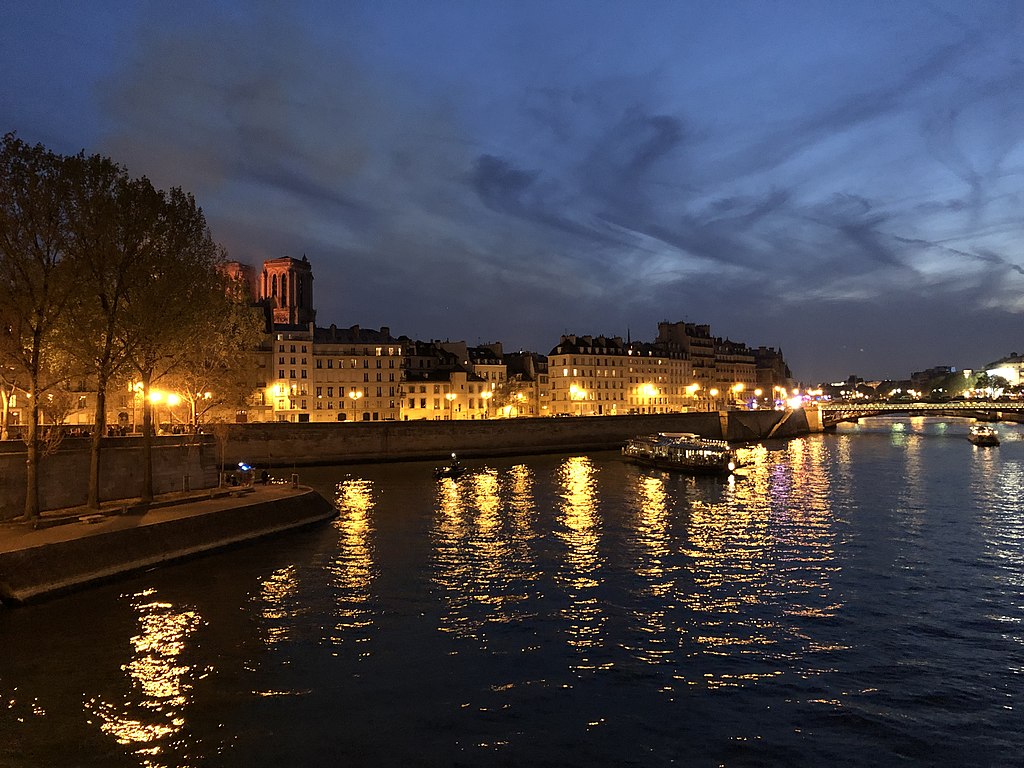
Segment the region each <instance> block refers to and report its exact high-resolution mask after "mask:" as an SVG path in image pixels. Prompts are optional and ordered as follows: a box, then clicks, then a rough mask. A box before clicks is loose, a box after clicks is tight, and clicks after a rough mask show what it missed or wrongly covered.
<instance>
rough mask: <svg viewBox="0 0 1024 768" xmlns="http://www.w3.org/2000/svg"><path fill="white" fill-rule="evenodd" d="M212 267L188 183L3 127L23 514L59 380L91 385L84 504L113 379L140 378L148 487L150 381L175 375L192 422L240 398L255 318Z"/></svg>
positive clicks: (0, 361)
mask: <svg viewBox="0 0 1024 768" xmlns="http://www.w3.org/2000/svg"><path fill="white" fill-rule="evenodd" d="M223 263H224V254H223V253H222V251H221V250H220V248H219V247H218V246H217V245H216V244H215V243H214V241H213V239H212V237H211V235H210V231H209V228H208V227H207V224H206V219H205V216H204V215H203V211H202V209H201V208H200V207H199V206H198V205H197V204H196V201H195V199H194V198H193V197H192V196H191V195H189V194H188V193H186V192H184V191H182V190H181V189H177V188H174V189H171V190H169V191H166V192H165V191H160V190H156V189H154V188H153V186H152V184H151V183H150V182H149V180H148V179H145V178H139V179H133V178H131V177H130V176H129V175H128V173H127V172H126V171H125V169H123V168H122V167H121V166H119V165H117V164H116V163H114V162H113V161H112V160H110V159H109V158H105V157H102V156H99V155H93V156H86V155H85V154H84V153H82V154H79V155H76V156H73V157H66V156H61V155H57V154H55V153H53V152H50V151H49V150H47V149H46V148H45V147H43V146H42V145H35V146H30V145H28V144H26V143H24V142H22V141H21V140H19V139H18V138H17V137H15V136H14V135H13V134H8V135H6V136H4V137H3V142H2V145H0V393H2V398H0V400H2V405H3V410H2V411H0V417H2V418H3V421H4V424H3V425H0V426H2V427H4V428H5V427H6V420H7V412H8V406H9V403H10V397H11V396H12V395H14V394H15V393H18V392H22V393H23V395H24V397H25V398H26V402H27V403H29V409H28V410H29V414H28V416H27V419H26V432H27V436H26V440H27V444H28V461H27V466H28V470H27V484H28V485H27V490H28V493H27V494H26V506H25V513H26V515H27V516H30V517H32V516H36V515H38V513H39V498H38V463H39V460H40V458H41V457H42V456H43V455H45V452H46V441H45V440H44V439H43V438H44V437H45V435H43V434H42V433H41V431H40V425H41V423H43V422H44V421H49V422H50V425H54V424H59V423H60V422H62V421H63V420H64V419H65V418H66V415H67V412H68V406H69V404H70V403H71V402H72V400H71V399H70V398H71V393H70V392H69V391H68V390H67V387H66V383H67V382H68V381H69V380H71V379H73V378H74V379H82V378H88V380H89V381H90V383H91V385H92V386H93V387H94V388H95V390H96V392H97V404H96V414H95V429H94V434H93V442H92V461H91V466H90V481H89V503H90V504H92V505H94V506H96V505H98V504H99V501H100V499H99V479H98V478H99V463H100V452H101V447H102V440H101V438H102V433H103V428H104V426H105V421H106V411H107V408H106V394H107V389H108V387H109V386H111V385H112V383H115V382H127V381H129V380H130V379H133V378H134V379H137V380H138V381H139V382H141V384H142V391H143V403H144V418H143V434H144V438H145V439H144V441H143V446H144V450H143V453H144V467H145V470H144V471H145V481H144V485H145V492H144V495H145V496H147V497H151V496H152V491H153V488H152V485H153V483H152V436H153V419H152V406H151V405H150V403H149V397H148V395H149V392H150V387H151V386H152V385H153V384H154V383H155V382H158V381H161V380H164V379H168V380H170V379H171V377H177V378H176V382H177V383H178V384H179V385H180V386H181V387H182V389H183V390H184V391H185V393H186V394H185V397H186V399H191V402H192V411H193V422H197V421H199V420H200V419H201V418H202V415H203V413H204V412H205V411H206V410H207V409H208V408H209V407H212V406H213V405H215V404H224V403H229V402H235V401H241V400H242V399H244V394H247V393H243V391H244V389H245V384H246V383H251V381H252V379H251V376H249V374H247V373H246V372H245V366H244V365H243V364H241V363H240V361H244V360H246V359H249V358H248V356H247V355H245V354H244V352H245V351H247V350H248V349H252V348H254V347H255V346H256V344H257V342H258V339H259V332H260V328H259V325H258V320H257V318H255V317H254V316H253V315H252V313H251V312H250V311H249V308H248V307H247V305H246V302H244V301H243V300H242V298H241V296H242V295H241V294H240V293H239V292H238V291H236V290H235V289H234V287H233V286H231V285H230V284H229V283H228V282H227V278H226V277H225V275H224V270H223ZM250 391H251V390H250ZM207 393H209V394H207ZM19 397H21V395H19ZM74 402H77V400H76V401H74ZM44 414H45V419H43V418H42V417H43V416H44ZM58 433H59V430H58V431H55V432H54V434H55V435H56V434H58Z"/></svg>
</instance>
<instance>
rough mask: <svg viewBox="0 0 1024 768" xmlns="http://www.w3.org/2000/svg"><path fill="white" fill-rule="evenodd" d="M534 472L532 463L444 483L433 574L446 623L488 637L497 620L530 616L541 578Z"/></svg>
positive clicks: (454, 630) (463, 633)
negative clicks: (528, 607)
mask: <svg viewBox="0 0 1024 768" xmlns="http://www.w3.org/2000/svg"><path fill="white" fill-rule="evenodd" d="M532 488H533V476H532V472H531V470H530V469H529V468H528V467H526V466H524V465H517V466H514V467H512V468H511V469H510V470H509V471H508V472H507V473H505V475H500V474H499V473H498V472H497V471H496V470H493V469H482V470H479V471H477V472H473V473H472V474H469V475H466V476H464V477H462V478H459V479H458V480H455V479H452V478H443V479H440V480H438V483H437V517H436V523H435V526H434V530H433V539H434V546H433V559H434V562H433V581H434V583H435V584H436V585H437V586H439V587H440V588H441V590H442V595H443V598H444V601H445V605H446V611H445V613H444V614H443V615H442V616H441V619H440V629H441V631H443V632H447V633H451V634H454V635H456V636H459V637H464V638H473V639H475V640H477V641H479V642H480V643H481V644H486V643H487V631H486V628H487V625H488V624H489V623H492V622H494V623H499V624H508V623H512V622H515V621H519V620H522V619H523V618H524V617H525V615H524V608H523V605H524V604H525V603H526V601H527V600H528V598H529V596H530V593H531V590H532V588H533V583H534V582H535V581H536V579H537V577H538V573H537V569H536V565H535V562H534V559H533V556H532V553H531V550H530V541H531V540H532V539H533V538H534V536H535V535H536V534H535V532H534V530H533V528H532V525H533V518H534V515H535V504H534V501H533V497H532Z"/></svg>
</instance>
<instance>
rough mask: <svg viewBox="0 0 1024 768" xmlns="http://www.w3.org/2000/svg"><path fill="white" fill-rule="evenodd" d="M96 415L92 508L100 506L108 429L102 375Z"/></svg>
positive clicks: (91, 464) (91, 469)
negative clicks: (105, 435) (104, 441)
mask: <svg viewBox="0 0 1024 768" xmlns="http://www.w3.org/2000/svg"><path fill="white" fill-rule="evenodd" d="M96 390H97V391H96V416H95V419H94V422H95V428H94V429H93V431H92V440H91V441H90V442H89V495H88V499H87V501H86V503H87V504H88V505H89V507H90V509H99V508H100V449H101V448H102V444H103V434H104V433H105V432H106V430H107V379H106V377H105V376H101V377H99V378H98V379H97V381H96Z"/></svg>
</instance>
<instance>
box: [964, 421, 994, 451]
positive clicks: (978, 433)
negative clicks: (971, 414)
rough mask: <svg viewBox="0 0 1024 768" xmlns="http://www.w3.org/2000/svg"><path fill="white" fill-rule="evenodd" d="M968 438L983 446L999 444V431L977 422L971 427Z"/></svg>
mask: <svg viewBox="0 0 1024 768" xmlns="http://www.w3.org/2000/svg"><path fill="white" fill-rule="evenodd" d="M967 439H968V440H970V441H971V442H972V443H974V444H975V445H980V446H983V447H984V446H996V445H999V433H998V432H996V431H995V430H994V429H993V428H992V427H990V426H988V425H987V424H975V425H974V426H973V427H971V431H970V433H969V434H968V435H967Z"/></svg>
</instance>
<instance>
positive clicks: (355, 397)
mask: <svg viewBox="0 0 1024 768" xmlns="http://www.w3.org/2000/svg"><path fill="white" fill-rule="evenodd" d="M348 396H349V397H351V398H352V421H358V419H357V418H356V416H357V415H358V414H357V413H356V408H358V407H359V398H361V397H362V396H363V393H362V392H361V391H360V390H358V389H353V390H352V391H351V392H349V393H348Z"/></svg>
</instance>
